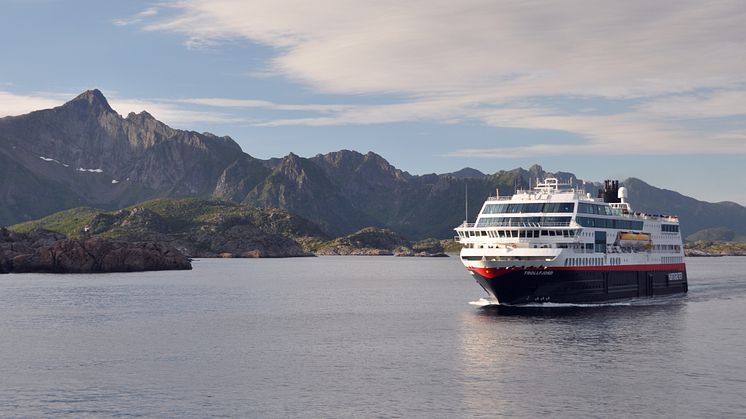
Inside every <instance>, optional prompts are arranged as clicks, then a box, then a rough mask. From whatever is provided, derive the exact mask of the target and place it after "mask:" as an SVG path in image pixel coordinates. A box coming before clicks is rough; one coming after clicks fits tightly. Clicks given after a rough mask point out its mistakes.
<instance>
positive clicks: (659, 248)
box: [652, 244, 681, 253]
mask: <svg viewBox="0 0 746 419" xmlns="http://www.w3.org/2000/svg"><path fill="white" fill-rule="evenodd" d="M652 250H653V252H660V253H673V252H677V253H678V252H680V251H681V246H679V245H678V244H656V245H653V248H652Z"/></svg>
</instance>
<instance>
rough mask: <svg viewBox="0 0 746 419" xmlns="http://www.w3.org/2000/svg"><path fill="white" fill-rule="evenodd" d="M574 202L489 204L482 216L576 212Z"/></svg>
mask: <svg viewBox="0 0 746 419" xmlns="http://www.w3.org/2000/svg"><path fill="white" fill-rule="evenodd" d="M574 211H575V204H574V203H572V202H531V203H527V204H487V205H485V206H484V210H483V211H482V214H519V213H524V212H574Z"/></svg>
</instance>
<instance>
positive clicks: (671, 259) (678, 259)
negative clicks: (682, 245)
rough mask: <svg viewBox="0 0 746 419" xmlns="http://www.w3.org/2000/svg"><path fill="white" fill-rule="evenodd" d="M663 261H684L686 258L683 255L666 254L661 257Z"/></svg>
mask: <svg viewBox="0 0 746 419" xmlns="http://www.w3.org/2000/svg"><path fill="white" fill-rule="evenodd" d="M661 263H684V258H682V257H681V256H664V257H662V258H661Z"/></svg>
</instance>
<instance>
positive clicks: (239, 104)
mask: <svg viewBox="0 0 746 419" xmlns="http://www.w3.org/2000/svg"><path fill="white" fill-rule="evenodd" d="M177 102H180V103H189V104H192V105H203V106H212V107H219V108H250V109H251V108H260V109H269V110H278V111H302V112H339V111H344V110H346V109H351V108H353V106H352V105H339V104H328V105H327V104H295V105H293V104H282V103H275V102H271V101H268V100H259V99H229V98H193V99H180V100H177Z"/></svg>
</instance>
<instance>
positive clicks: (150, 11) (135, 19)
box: [112, 7, 158, 26]
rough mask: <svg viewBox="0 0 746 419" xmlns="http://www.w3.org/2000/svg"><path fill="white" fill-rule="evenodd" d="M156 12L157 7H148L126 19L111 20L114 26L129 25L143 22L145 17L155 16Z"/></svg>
mask: <svg viewBox="0 0 746 419" xmlns="http://www.w3.org/2000/svg"><path fill="white" fill-rule="evenodd" d="M157 14H158V8H157V7H149V8H147V9H145V10H143V11H142V12H140V13H137V14H135V15H134V16H131V17H129V18H126V19H115V20H113V21H112V23H113V24H114V25H115V26H129V25H134V24H136V23H141V22H143V21H144V20H145V19H146V18H149V17H153V16H156V15H157Z"/></svg>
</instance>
